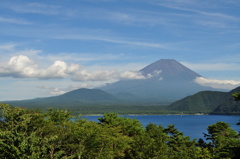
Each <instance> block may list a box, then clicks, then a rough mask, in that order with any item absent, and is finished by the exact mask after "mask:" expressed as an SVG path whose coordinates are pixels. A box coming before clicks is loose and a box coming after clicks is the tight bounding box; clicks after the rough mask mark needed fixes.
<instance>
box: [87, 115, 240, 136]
mask: <svg viewBox="0 0 240 159" xmlns="http://www.w3.org/2000/svg"><path fill="white" fill-rule="evenodd" d="M122 116H123V117H128V118H133V119H137V120H139V121H140V122H141V123H142V125H143V126H144V127H145V126H146V125H148V124H149V123H154V124H156V125H162V126H163V127H165V128H166V127H167V125H169V124H172V125H175V127H176V128H177V129H178V130H179V131H180V132H183V133H184V135H185V136H190V137H191V139H194V138H196V139H197V140H198V139H199V138H204V135H203V133H207V127H208V126H209V125H211V124H215V123H216V122H218V121H223V122H226V123H229V124H230V126H231V128H233V129H234V130H235V131H237V132H239V131H240V125H236V123H237V122H238V120H239V119H240V116H227V115H122ZM99 117H102V116H83V118H87V119H88V120H91V121H95V122H99V121H98V118H99Z"/></svg>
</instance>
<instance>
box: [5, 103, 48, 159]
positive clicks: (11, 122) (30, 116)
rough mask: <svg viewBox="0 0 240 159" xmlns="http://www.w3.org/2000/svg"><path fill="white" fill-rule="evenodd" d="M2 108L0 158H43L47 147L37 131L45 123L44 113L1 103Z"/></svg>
mask: <svg viewBox="0 0 240 159" xmlns="http://www.w3.org/2000/svg"><path fill="white" fill-rule="evenodd" d="M1 109H2V111H3V117H4V119H3V121H1V127H0V158H8V159H11V158H13V159H16V158H42V157H43V156H44V155H45V153H46V148H45V146H44V145H42V144H41V141H42V139H41V138H40V137H39V136H38V135H37V131H38V129H39V127H41V126H42V125H43V120H44V116H43V114H41V113H40V112H39V111H37V110H27V109H21V108H17V107H10V106H9V105H7V104H1Z"/></svg>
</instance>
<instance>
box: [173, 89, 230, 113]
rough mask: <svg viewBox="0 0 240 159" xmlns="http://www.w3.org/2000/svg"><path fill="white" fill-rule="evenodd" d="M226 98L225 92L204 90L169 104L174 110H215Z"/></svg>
mask: <svg viewBox="0 0 240 159" xmlns="http://www.w3.org/2000/svg"><path fill="white" fill-rule="evenodd" d="M225 98H226V93H225V92H218V91H202V92H199V93H196V94H194V95H191V96H188V97H185V98H183V99H181V100H179V101H176V102H174V103H172V104H170V105H169V106H168V109H169V110H174V111H195V112H196V111H199V112H205V111H213V110H214V109H215V108H216V107H217V106H218V105H219V104H221V103H222V102H223V101H224V100H225Z"/></svg>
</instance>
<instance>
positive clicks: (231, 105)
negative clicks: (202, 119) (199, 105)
mask: <svg viewBox="0 0 240 159" xmlns="http://www.w3.org/2000/svg"><path fill="white" fill-rule="evenodd" d="M237 92H240V87H237V88H235V89H233V90H231V91H230V92H228V93H226V97H225V100H224V101H223V102H222V103H221V104H219V105H218V106H217V107H216V109H215V110H214V111H213V112H212V114H234V115H235V114H236V115H237V114H238V115H240V101H235V100H234V97H233V96H232V95H233V94H234V93H237Z"/></svg>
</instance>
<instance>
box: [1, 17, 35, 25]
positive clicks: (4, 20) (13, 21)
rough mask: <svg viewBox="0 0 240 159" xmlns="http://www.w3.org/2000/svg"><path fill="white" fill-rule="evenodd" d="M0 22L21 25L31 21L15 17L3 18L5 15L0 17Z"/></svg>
mask: <svg viewBox="0 0 240 159" xmlns="http://www.w3.org/2000/svg"><path fill="white" fill-rule="evenodd" d="M0 23H10V24H21V25H29V24H32V22H29V21H27V20H21V19H15V18H5V17H0Z"/></svg>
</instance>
